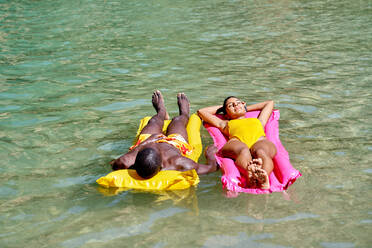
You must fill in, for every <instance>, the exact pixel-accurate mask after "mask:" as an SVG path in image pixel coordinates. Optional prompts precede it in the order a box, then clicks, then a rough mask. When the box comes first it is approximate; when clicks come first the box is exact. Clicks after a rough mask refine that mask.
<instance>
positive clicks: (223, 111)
mask: <svg viewBox="0 0 372 248" xmlns="http://www.w3.org/2000/svg"><path fill="white" fill-rule="evenodd" d="M230 98H236V99H238V98H237V97H236V96H228V97H226V98H225V100H223V105H222V107H221V108H219V109H217V111H216V114H224V115H225V114H227V112H226V103H227V100H229V99H230Z"/></svg>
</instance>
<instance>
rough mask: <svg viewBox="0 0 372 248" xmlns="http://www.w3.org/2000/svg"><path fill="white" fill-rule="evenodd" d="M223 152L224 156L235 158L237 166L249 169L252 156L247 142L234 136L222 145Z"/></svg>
mask: <svg viewBox="0 0 372 248" xmlns="http://www.w3.org/2000/svg"><path fill="white" fill-rule="evenodd" d="M221 152H222V156H224V157H227V158H231V159H234V160H235V163H236V165H237V166H239V167H241V168H243V169H244V170H248V166H249V163H250V162H251V161H252V156H251V152H250V151H249V148H248V146H247V145H246V144H244V143H243V142H241V141H240V140H237V139H234V138H233V139H230V140H229V141H228V142H227V143H226V144H225V145H224V146H223V147H222V150H221Z"/></svg>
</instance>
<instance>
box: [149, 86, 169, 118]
mask: <svg viewBox="0 0 372 248" xmlns="http://www.w3.org/2000/svg"><path fill="white" fill-rule="evenodd" d="M152 106H154V108H155V110H156V113H160V114H164V119H165V120H169V115H168V112H167V110H166V108H165V105H164V98H163V95H162V94H161V92H160V91H159V90H156V91H154V93H153V94H152Z"/></svg>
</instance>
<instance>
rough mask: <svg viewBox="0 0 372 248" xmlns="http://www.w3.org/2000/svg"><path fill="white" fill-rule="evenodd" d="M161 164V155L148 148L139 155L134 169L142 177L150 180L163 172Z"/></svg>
mask: <svg viewBox="0 0 372 248" xmlns="http://www.w3.org/2000/svg"><path fill="white" fill-rule="evenodd" d="M161 163H162V161H161V156H160V153H159V152H158V151H157V150H155V149H153V148H149V147H148V148H144V149H143V150H141V151H139V152H138V153H137V157H136V161H135V162H134V165H133V167H132V168H133V169H135V170H136V171H137V174H138V175H139V176H140V177H142V178H145V179H149V178H151V177H153V176H155V175H156V174H157V173H158V172H159V171H160V170H161Z"/></svg>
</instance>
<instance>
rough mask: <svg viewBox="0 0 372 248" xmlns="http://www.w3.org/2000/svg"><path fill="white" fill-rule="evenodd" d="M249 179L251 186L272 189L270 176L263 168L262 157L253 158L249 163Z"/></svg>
mask: <svg viewBox="0 0 372 248" xmlns="http://www.w3.org/2000/svg"><path fill="white" fill-rule="evenodd" d="M247 172H248V180H249V187H252V188H261V189H270V181H269V176H268V175H267V173H266V171H265V170H263V169H262V159H260V158H258V159H253V160H252V161H250V162H249V165H248V169H247Z"/></svg>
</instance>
